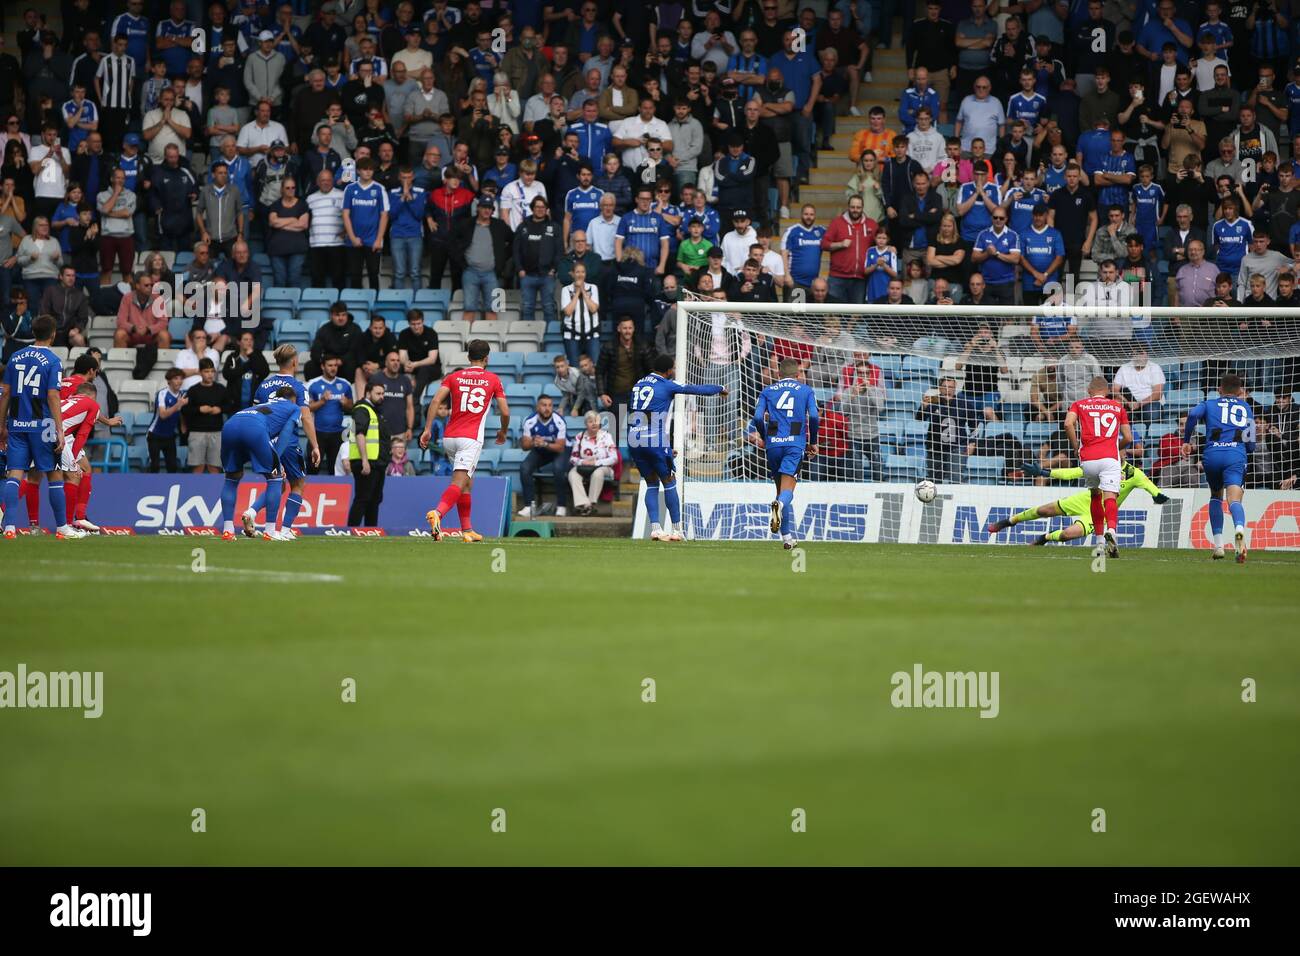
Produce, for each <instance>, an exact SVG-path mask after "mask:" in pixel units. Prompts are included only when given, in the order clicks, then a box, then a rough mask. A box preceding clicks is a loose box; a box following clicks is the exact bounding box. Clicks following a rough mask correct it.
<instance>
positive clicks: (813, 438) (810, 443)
mask: <svg viewBox="0 0 1300 956" xmlns="http://www.w3.org/2000/svg"><path fill="white" fill-rule="evenodd" d="M780 372H781V378H780V380H779V381H776V382H773V383H772V384H771V385H769V386H767V387H766V388H765V389H763V391H762V392H760V393H759V396H758V402H757V404H755V406H754V418H753V420H752V421H751V422H750V423H749V434H750V435H751V436H752V437H751V438H750V440H751V441H753V442H754V444H756V445H757V446H758V447H759V448H762V449H765V450H766V451H767V467H768V470H769V471H770V472H771V474H772V481H773V482H775V483H776V500H775V501H773V502H772V524H771V528H772V533H773V534H780V535H781V544H782V546H784V547H785V549H786V550H787V551H789V550H790V549H791V548H794V547H795V546H797V545H798V544H799V542H798V541H796V540H795V539H794V509H793V508H792V507H791V505H792V504H793V502H794V486H795V482H796V481H798V478H799V466H800V465H801V464H802V463H803V460H804V456H805V455H807V456H808V457H809V458H812V457H813V456H815V455H816V454H817V423H818V418H817V397H816V395H815V394H814V392H813V390H812V388H811V387H810V386H808V385H805V384H804V383H803V382H801V381H799V360H798V359H796V358H783V359H781V366H780Z"/></svg>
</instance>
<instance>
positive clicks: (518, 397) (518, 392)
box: [506, 382, 542, 408]
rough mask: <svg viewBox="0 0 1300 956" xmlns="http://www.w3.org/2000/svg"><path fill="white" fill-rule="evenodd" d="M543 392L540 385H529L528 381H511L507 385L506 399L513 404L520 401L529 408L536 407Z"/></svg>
mask: <svg viewBox="0 0 1300 956" xmlns="http://www.w3.org/2000/svg"><path fill="white" fill-rule="evenodd" d="M541 394H542V387H541V386H540V385H529V384H528V383H527V382H510V383H509V384H507V385H506V401H507V402H509V403H510V404H511V405H513V404H514V403H515V402H520V403H522V404H523V405H524V406H526V407H528V408H534V407H536V405H537V399H538V398H539V397H540V396H541Z"/></svg>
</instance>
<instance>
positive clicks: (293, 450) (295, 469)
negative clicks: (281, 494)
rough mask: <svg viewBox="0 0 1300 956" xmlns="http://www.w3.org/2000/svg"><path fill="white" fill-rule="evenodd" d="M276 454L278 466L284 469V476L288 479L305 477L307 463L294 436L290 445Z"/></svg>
mask: <svg viewBox="0 0 1300 956" xmlns="http://www.w3.org/2000/svg"><path fill="white" fill-rule="evenodd" d="M278 454H279V456H280V467H281V468H283V469H284V477H286V478H288V479H289V480H290V481H294V480H296V479H298V478H305V477H307V463H306V461H305V460H304V459H303V457H302V446H301V445H300V444H298V441H297V439H296V438H295V440H294V443H293V444H292V445H290V446H289V447H288V448H286V449H285V450H284V451H283V452H278Z"/></svg>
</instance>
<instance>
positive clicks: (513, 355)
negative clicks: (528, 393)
mask: <svg viewBox="0 0 1300 956" xmlns="http://www.w3.org/2000/svg"><path fill="white" fill-rule="evenodd" d="M523 367H524V360H523V356H521V355H520V354H519V353H518V352H493V353H492V355H491V356H489V358H488V368H490V369H491V370H492V371H494V372H496V373H497V375H499V376H500V377H501V381H502V382H503V383H505V382H509V381H510V380H511V379H514V380H516V381H517V380H518V379H519V376H520V374H522V372H523Z"/></svg>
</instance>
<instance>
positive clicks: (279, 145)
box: [271, 139, 287, 149]
mask: <svg viewBox="0 0 1300 956" xmlns="http://www.w3.org/2000/svg"><path fill="white" fill-rule="evenodd" d="M271 148H272V149H286V148H287V147H286V146H285V142H284V140H282V139H275V140H272V141H271Z"/></svg>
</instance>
